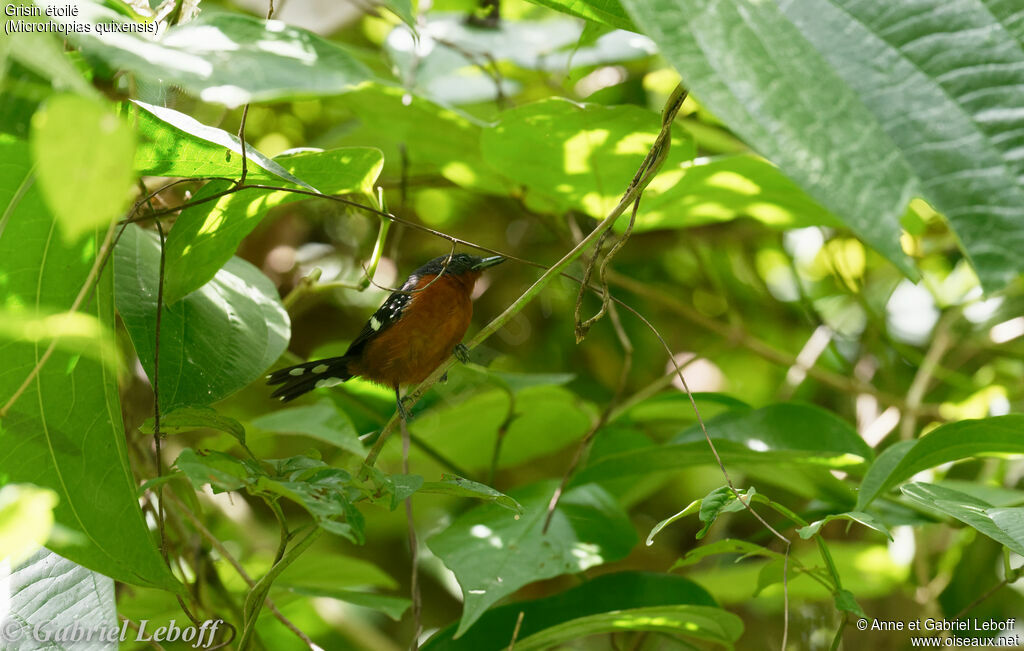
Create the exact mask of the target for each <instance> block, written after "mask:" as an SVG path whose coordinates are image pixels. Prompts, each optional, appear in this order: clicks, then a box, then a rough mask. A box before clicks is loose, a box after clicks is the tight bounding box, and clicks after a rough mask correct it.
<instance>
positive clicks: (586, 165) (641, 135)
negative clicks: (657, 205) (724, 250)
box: [480, 99, 694, 218]
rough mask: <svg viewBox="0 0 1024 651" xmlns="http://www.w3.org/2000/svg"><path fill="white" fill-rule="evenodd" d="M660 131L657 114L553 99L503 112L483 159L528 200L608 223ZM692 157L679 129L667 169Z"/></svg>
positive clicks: (485, 140)
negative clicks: (521, 189) (531, 196)
mask: <svg viewBox="0 0 1024 651" xmlns="http://www.w3.org/2000/svg"><path fill="white" fill-rule="evenodd" d="M660 129H661V120H660V119H659V116H658V114H657V113H654V112H653V111H648V110H645V109H642V108H639V107H636V106H602V105H599V104H576V103H574V102H569V101H566V100H562V99H550V100H544V101H540V102H534V103H532V104H527V105H526V106H521V107H519V108H515V109H512V110H509V111H505V112H504V113H503V114H502V116H501V121H500V122H498V124H497V125H495V126H494V127H492V128H490V129H486V130H485V131H484V133H483V137H482V138H481V143H480V145H481V151H483V155H484V159H485V160H486V161H487V162H488V163H489V164H490V165H491V166H492V167H494V168H495V169H500V170H502V171H503V172H504V174H505V175H506V176H508V177H509V178H510V179H512V180H513V181H515V182H516V183H519V184H522V185H523V186H525V188H526V192H527V194H528V195H529V193H531V192H532V193H537V194H539V195H541V197H543V198H544V199H546V200H548V201H552V202H554V203H555V205H557V206H559V207H560V208H561V209H563V210H564V209H569V208H572V209H575V210H579V211H581V212H584V213H586V214H588V215H590V216H591V217H596V218H603V217H605V216H606V215H607V214H608V213H609V212H610V211H611V209H612V208H614V207H615V205H616V204H617V203H618V202H619V199H620V198H621V197H622V193H623V192H624V191H625V188H626V186H627V185H629V182H630V180H631V179H632V178H633V175H634V174H636V170H637V169H638V168H639V167H640V164H641V163H642V162H643V160H644V157H645V156H646V155H647V152H648V151H650V148H651V145H653V144H654V140H655V138H657V135H658V131H659V130H660ZM693 154H694V147H693V141H692V140H691V139H690V138H689V136H688V135H686V133H685V132H684V131H683V129H682V128H681V127H676V130H675V133H674V137H673V146H672V149H671V151H670V152H669V155H668V159H667V160H666V161H665V167H666V168H668V169H671V168H674V167H679V166H680V165H681V164H682V163H683V161H688V160H690V159H691V158H693ZM679 176H680V175H678V174H677V175H672V176H671V177H666V176H664V175H661V176H658V177H656V178H655V179H654V180H653V181H652V182H651V184H650V185H649V186H648V189H647V191H646V192H645V196H648V197H650V198H651V199H652V201H653V200H656V199H657V198H659V197H660V195H661V194H662V193H663V192H666V191H668V190H669V188H671V187H672V185H674V184H675V183H678V181H679ZM670 178H671V179H672V180H671V181H668V182H667V179H670ZM644 211H645V212H646V206H644Z"/></svg>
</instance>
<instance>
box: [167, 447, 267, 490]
mask: <svg viewBox="0 0 1024 651" xmlns="http://www.w3.org/2000/svg"><path fill="white" fill-rule="evenodd" d="M174 465H175V466H177V467H178V470H180V471H182V472H183V473H185V476H186V477H188V478H189V481H191V482H192V485H193V486H194V487H195V488H196V490H199V489H201V488H202V487H203V486H205V485H206V484H209V485H210V488H212V489H213V492H215V493H221V492H224V491H236V490H240V489H242V488H244V487H245V486H247V485H249V484H252V483H254V482H255V481H256V477H257V476H258V474H259V470H258V469H256V468H253V467H251V466H247V465H246V464H244V463H242V462H241V461H240V460H238V459H236V458H235V457H233V456H231V455H230V454H225V453H224V452H217V451H216V450H213V451H207V452H205V453H204V454H202V455H200V454H199V453H197V452H196V451H195V450H193V449H191V448H185V449H184V450H182V451H181V454H179V455H178V458H177V460H175V462H174Z"/></svg>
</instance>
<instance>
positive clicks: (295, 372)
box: [288, 368, 306, 375]
mask: <svg viewBox="0 0 1024 651" xmlns="http://www.w3.org/2000/svg"><path fill="white" fill-rule="evenodd" d="M305 372H306V369H304V368H293V369H292V370H290V371H288V375H302V374H303V373H305Z"/></svg>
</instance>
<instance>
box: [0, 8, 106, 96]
mask: <svg viewBox="0 0 1024 651" xmlns="http://www.w3.org/2000/svg"><path fill="white" fill-rule="evenodd" d="M6 6H10V4H7V5H5V7H6ZM14 20H15V21H24V22H26V23H28V22H40V23H41V22H44V21H45V20H48V19H46V18H43V17H41V16H39V17H29V16H25V17H21V16H19V17H16V18H14ZM10 22H12V17H11V16H8V15H7V13H6V12H3V13H2V14H0V24H2V29H3V33H4V34H5V35H9V34H10V32H8V31H7V30H8V29H9V28H8V27H7V24H8V23H10ZM62 40H63V39H58V38H57V36H56V35H54V34H49V33H45V32H19V33H18V36H17V37H16V38H7V39H5V40H4V43H3V45H0V80H2V79H3V77H4V75H3V71H5V68H6V65H5V63H6V62H5V61H4V58H5V57H4V55H5V54H7V55H8V56H10V58H11V59H13V60H14V61H17V62H18V63H20V64H21V65H23V66H25V67H26V68H27V69H29V70H31V71H32V72H34V73H35V74H37V75H39V76H40V77H42V78H44V79H49V80H50V81H51V82H53V86H54V88H56V89H57V90H60V91H71V92H75V93H78V94H79V95H83V96H85V97H90V98H93V99H97V100H98V99H101V98H102V95H101V94H100V92H99V91H98V90H96V89H95V88H94V87H93V86H92V85H91V84H90V83H89V82H87V81H86V80H85V79H84V78H83V77H82V74H81V72H79V71H78V70H77V69H76V68H75V66H74V64H73V63H71V61H70V60H69V57H68V55H67V54H66V53H65V52H64V46H63V43H62ZM5 47H8V48H10V50H9V51H8V52H6V53H5V52H4V48H5Z"/></svg>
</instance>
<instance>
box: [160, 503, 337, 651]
mask: <svg viewBox="0 0 1024 651" xmlns="http://www.w3.org/2000/svg"><path fill="white" fill-rule="evenodd" d="M169 495H170V496H171V502H172V503H174V505H175V506H176V507H177V508H178V510H179V511H181V512H182V513H184V514H185V517H186V518H188V521H189V522H191V523H192V526H193V527H195V529H196V531H198V532H199V535H201V536H202V537H203V538H205V539H206V541H207V542H209V543H210V545H211V546H212V547H213V548H214V549H216V550H217V553H218V554H220V556H221V558H223V559H224V560H225V561H227V562H228V564H229V565H230V566H231V567H233V568H234V570H235V572H237V573H238V576H240V577H242V580H243V581H245V584H246V585H248V586H249V587H250V588H252V587H253V586H255V585H256V581H254V580H253V578H252V577H251V576H250V575H249V573H248V572H246V571H245V568H244V567H242V564H241V563H239V562H238V560H237V559H235V557H234V556H232V555H231V552H229V551H228V549H227V547H225V546H224V543H222V542H221V541H220V540H219V539H218V538H217V537H216V536H214V535H213V533H212V532H211V531H210V530H209V529H207V528H206V526H205V525H204V524H203V522H202V520H200V519H199V518H198V517H196V515H195V514H194V513H192V511H191V510H190V509H189V508H188V507H186V506H185V505H184V504H183V503H182V502H181V500H179V499H178V498H177V496H175V495H174V494H173V493H170V494H169ZM263 604H264V605H265V606H266V607H267V610H269V611H270V612H271V614H273V615H274V617H276V618H277V620H278V621H279V622H281V623H282V624H284V625H285V627H287V628H288V630H290V631H291V632H292V633H294V634H295V636H296V637H298V638H299V639H300V640H302V641H303V643H305V644H306V646H308V647H309V648H310V649H318V648H319V647H318V646H317V645H316V644H315V643H314V642H313V640H311V639H310V638H309V636H308V635H306V634H305V633H304V632H303V631H302V630H301V629H300V628H299V627H298V626H296V625H295V624H293V623H292V621H291V620H290V619H288V618H287V617H285V616H284V615H283V614H282V613H281V611H280V610H278V609H277V605H276V604H274V602H273V600H272V599H270V597H267V599H266V600H265V601H264V602H263Z"/></svg>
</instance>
